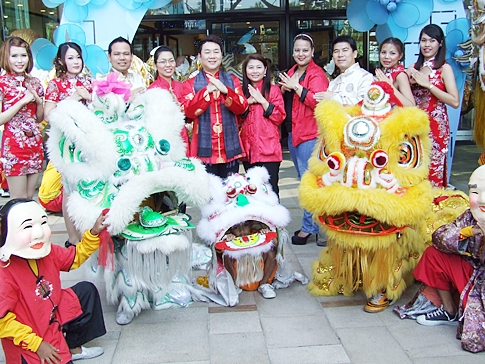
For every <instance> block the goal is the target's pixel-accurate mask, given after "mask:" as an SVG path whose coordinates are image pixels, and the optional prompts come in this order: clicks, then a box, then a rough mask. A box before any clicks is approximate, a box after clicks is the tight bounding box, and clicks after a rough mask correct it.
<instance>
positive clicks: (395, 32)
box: [376, 16, 408, 43]
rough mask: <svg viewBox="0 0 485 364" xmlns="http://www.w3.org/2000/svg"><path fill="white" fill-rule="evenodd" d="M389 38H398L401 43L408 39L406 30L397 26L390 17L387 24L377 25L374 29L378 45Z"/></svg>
mask: <svg viewBox="0 0 485 364" xmlns="http://www.w3.org/2000/svg"><path fill="white" fill-rule="evenodd" d="M389 37H394V38H399V39H402V40H403V41H404V40H405V39H406V38H407V37H408V30H407V29H406V28H401V27H399V26H397V25H396V23H395V22H394V20H393V19H392V17H391V16H390V17H389V20H388V22H387V24H382V25H378V26H377V28H376V38H377V41H378V42H379V43H381V42H382V41H383V40H385V39H386V38H389Z"/></svg>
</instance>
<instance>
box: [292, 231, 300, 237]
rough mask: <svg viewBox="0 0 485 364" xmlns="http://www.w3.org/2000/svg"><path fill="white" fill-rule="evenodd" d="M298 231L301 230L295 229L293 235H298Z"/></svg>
mask: <svg viewBox="0 0 485 364" xmlns="http://www.w3.org/2000/svg"><path fill="white" fill-rule="evenodd" d="M300 231H301V230H297V231H295V232H294V233H293V236H296V235H298V234H299V233H300Z"/></svg>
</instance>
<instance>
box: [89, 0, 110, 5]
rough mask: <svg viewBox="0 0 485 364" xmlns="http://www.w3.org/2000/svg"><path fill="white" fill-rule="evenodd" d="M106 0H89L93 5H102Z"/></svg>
mask: <svg viewBox="0 0 485 364" xmlns="http://www.w3.org/2000/svg"><path fill="white" fill-rule="evenodd" d="M106 1H108V0H91V4H92V5H95V6H101V5H104V4H105V3H106Z"/></svg>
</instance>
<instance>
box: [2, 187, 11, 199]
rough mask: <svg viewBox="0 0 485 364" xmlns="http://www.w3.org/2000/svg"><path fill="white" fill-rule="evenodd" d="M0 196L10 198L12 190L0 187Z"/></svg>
mask: <svg viewBox="0 0 485 364" xmlns="http://www.w3.org/2000/svg"><path fill="white" fill-rule="evenodd" d="M0 196H1V197H5V198H9V197H10V192H9V191H8V190H4V189H3V188H0Z"/></svg>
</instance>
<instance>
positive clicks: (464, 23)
mask: <svg viewBox="0 0 485 364" xmlns="http://www.w3.org/2000/svg"><path fill="white" fill-rule="evenodd" d="M470 28H471V23H470V20H468V19H467V18H458V19H454V20H452V21H450V22H449V23H448V25H447V26H446V32H445V33H446V34H448V33H450V32H451V31H452V30H454V29H457V30H459V31H461V33H462V34H464V35H466V36H465V37H464V39H463V40H462V42H464V41H465V40H466V39H468V30H469V29H470Z"/></svg>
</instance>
